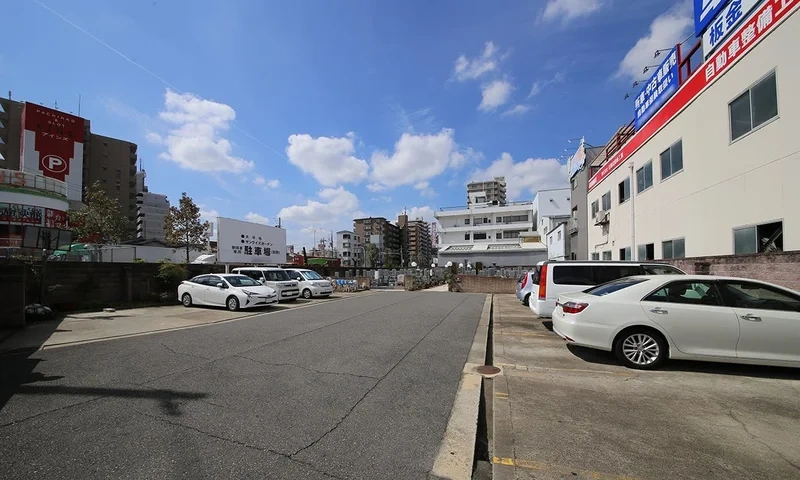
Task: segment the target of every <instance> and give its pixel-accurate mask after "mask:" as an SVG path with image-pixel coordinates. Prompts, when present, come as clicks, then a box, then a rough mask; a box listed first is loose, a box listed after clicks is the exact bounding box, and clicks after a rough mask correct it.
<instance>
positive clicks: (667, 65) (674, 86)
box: [633, 47, 679, 130]
mask: <svg viewBox="0 0 800 480" xmlns="http://www.w3.org/2000/svg"><path fill="white" fill-rule="evenodd" d="M678 87H679V84H678V47H673V48H672V50H670V51H669V53H668V54H667V57H666V58H665V59H664V61H663V62H661V65H659V66H658V69H657V70H656V72H655V73H653V75H652V76H651V77H650V79H649V80H648V81H647V85H645V87H644V88H643V89H642V91H641V92H639V95H638V96H637V97H636V99H634V101H633V106H634V109H635V112H634V122H635V127H636V130H639V129H640V128H642V125H644V124H645V123H647V121H648V120H650V117H652V116H653V115H655V113H656V112H657V111H658V110H659V109H660V108H661V107H662V106H663V105H664V103H666V101H667V100H669V98H670V97H671V96H672V95H674V94H675V92H677V91H678Z"/></svg>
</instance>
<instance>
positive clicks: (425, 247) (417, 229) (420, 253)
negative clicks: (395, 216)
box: [406, 218, 433, 266]
mask: <svg viewBox="0 0 800 480" xmlns="http://www.w3.org/2000/svg"><path fill="white" fill-rule="evenodd" d="M407 225H408V226H407V232H408V234H407V236H408V257H406V258H408V261H409V264H410V262H417V264H419V265H422V266H425V265H430V264H431V262H432V261H433V257H432V256H431V237H430V226H429V225H428V222H426V221H424V220H422V219H421V218H418V219H416V220H411V221H409V222H408V224H407Z"/></svg>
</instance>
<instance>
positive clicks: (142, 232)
mask: <svg viewBox="0 0 800 480" xmlns="http://www.w3.org/2000/svg"><path fill="white" fill-rule="evenodd" d="M146 176H147V174H146V173H145V172H144V170H142V171H141V172H138V173H137V174H136V191H137V192H138V193H137V194H136V238H143V239H146V240H160V241H162V242H163V241H164V240H165V237H166V234H165V232H164V217H166V216H167V214H168V213H169V200H167V196H166V195H161V194H158V193H150V192H149V191H148V189H147V186H146V185H145V184H144V180H145V177H146Z"/></svg>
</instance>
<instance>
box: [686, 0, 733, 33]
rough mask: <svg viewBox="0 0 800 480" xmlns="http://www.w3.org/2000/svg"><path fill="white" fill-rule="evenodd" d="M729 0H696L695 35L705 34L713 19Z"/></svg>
mask: <svg viewBox="0 0 800 480" xmlns="http://www.w3.org/2000/svg"><path fill="white" fill-rule="evenodd" d="M727 3H728V0H694V35H695V36H696V37H699V36H700V35H702V34H703V31H704V30H705V29H706V27H707V26H708V24H709V23H711V20H713V19H714V18H715V17H716V16H717V14H718V13H719V12H720V10H722V8H723V7H725V4H727Z"/></svg>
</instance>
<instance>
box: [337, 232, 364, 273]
mask: <svg viewBox="0 0 800 480" xmlns="http://www.w3.org/2000/svg"><path fill="white" fill-rule="evenodd" d="M336 251H337V252H338V253H339V259H340V260H341V265H342V266H343V267H362V266H364V243H363V242H362V240H361V236H360V235H356V234H355V233H354V232H352V231H350V230H341V231H338V232H336Z"/></svg>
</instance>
